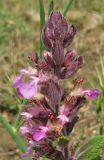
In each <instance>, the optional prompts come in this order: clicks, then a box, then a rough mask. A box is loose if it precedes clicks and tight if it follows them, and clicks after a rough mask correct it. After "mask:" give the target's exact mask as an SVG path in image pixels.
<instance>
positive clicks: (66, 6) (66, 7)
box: [62, 0, 73, 16]
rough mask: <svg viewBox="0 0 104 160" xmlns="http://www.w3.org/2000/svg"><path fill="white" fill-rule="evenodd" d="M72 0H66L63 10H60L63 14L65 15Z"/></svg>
mask: <svg viewBox="0 0 104 160" xmlns="http://www.w3.org/2000/svg"><path fill="white" fill-rule="evenodd" d="M72 2H73V0H67V2H66V4H65V6H64V8H63V10H62V14H63V16H66V14H67V12H68V10H69V9H70V7H71V5H72Z"/></svg>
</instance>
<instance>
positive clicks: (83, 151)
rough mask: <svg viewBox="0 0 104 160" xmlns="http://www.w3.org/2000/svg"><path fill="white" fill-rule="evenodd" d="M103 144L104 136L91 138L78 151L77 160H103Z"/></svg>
mask: <svg viewBox="0 0 104 160" xmlns="http://www.w3.org/2000/svg"><path fill="white" fill-rule="evenodd" d="M103 144H104V136H102V135H100V136H96V137H94V138H91V139H90V140H89V141H88V142H87V143H86V144H84V145H83V146H81V147H80V148H79V149H78V150H77V151H76V153H75V158H76V159H77V160H101V157H102V146H103Z"/></svg>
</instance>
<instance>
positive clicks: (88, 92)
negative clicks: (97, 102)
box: [80, 88, 100, 99]
mask: <svg viewBox="0 0 104 160" xmlns="http://www.w3.org/2000/svg"><path fill="white" fill-rule="evenodd" d="M80 94H81V95H84V96H87V97H89V98H91V99H96V98H97V97H98V96H99V95H100V93H99V90H98V89H87V90H83V89H82V88H81V91H80Z"/></svg>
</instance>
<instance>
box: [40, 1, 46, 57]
mask: <svg viewBox="0 0 104 160" xmlns="http://www.w3.org/2000/svg"><path fill="white" fill-rule="evenodd" d="M39 2H40V58H42V51H43V50H44V46H43V43H42V38H41V35H42V29H43V26H44V24H45V11H44V4H43V0H40V1H39Z"/></svg>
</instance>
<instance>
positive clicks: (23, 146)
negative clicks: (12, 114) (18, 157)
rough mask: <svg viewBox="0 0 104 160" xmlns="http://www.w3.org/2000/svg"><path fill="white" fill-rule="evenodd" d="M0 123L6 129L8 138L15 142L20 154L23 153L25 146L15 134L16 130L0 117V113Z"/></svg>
mask: <svg viewBox="0 0 104 160" xmlns="http://www.w3.org/2000/svg"><path fill="white" fill-rule="evenodd" d="M0 123H2V124H3V126H4V127H5V128H6V130H7V131H8V133H9V134H10V136H11V137H12V138H13V140H14V141H15V142H16V144H17V146H18V147H19V149H20V150H21V152H25V151H26V146H25V144H24V141H23V139H22V138H21V137H20V136H19V135H18V134H17V132H16V129H15V128H14V127H12V126H11V125H10V124H9V123H8V122H7V121H6V119H5V118H4V117H3V116H2V114H1V113H0ZM28 160H32V159H31V158H28Z"/></svg>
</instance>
